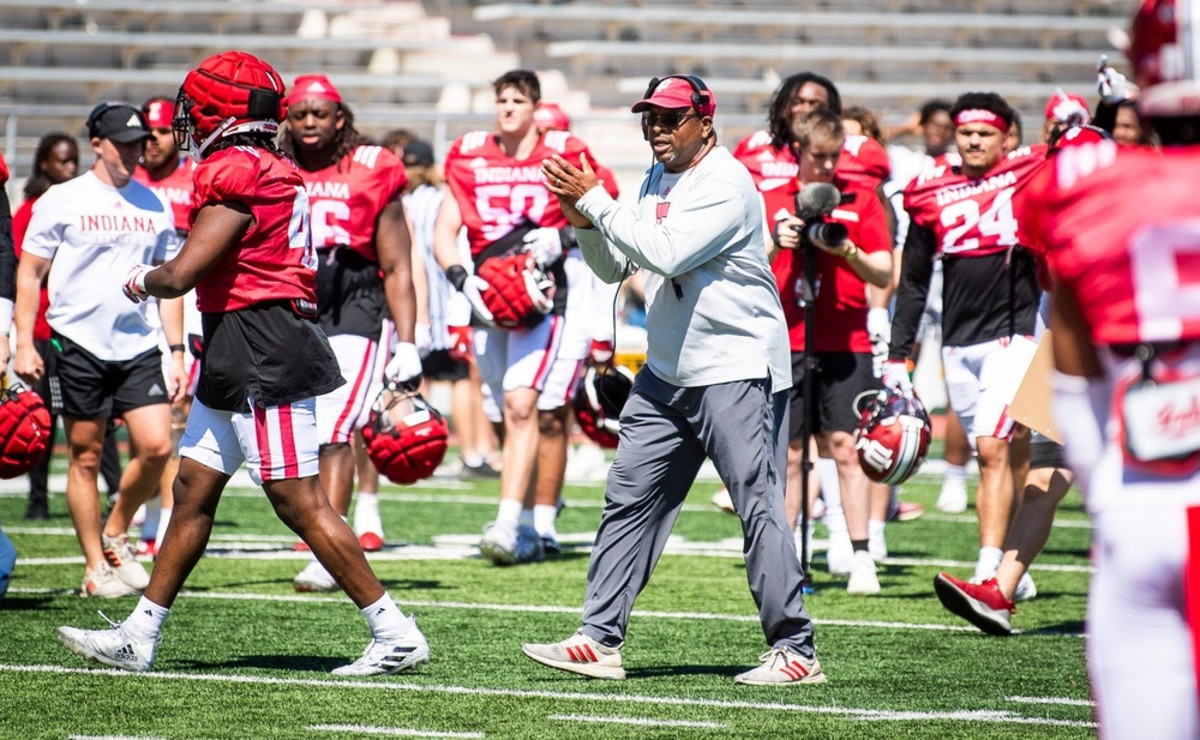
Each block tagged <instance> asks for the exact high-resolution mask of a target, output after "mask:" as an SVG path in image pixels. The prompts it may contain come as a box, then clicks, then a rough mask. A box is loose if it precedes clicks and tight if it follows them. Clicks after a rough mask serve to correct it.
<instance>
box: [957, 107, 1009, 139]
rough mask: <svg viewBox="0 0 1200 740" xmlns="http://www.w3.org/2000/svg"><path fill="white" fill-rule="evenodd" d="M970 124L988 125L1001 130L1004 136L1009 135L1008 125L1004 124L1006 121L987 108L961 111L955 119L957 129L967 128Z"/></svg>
mask: <svg viewBox="0 0 1200 740" xmlns="http://www.w3.org/2000/svg"><path fill="white" fill-rule="evenodd" d="M969 123H986V124H987V125H989V126H994V127H996V128H998V129H1000V133H1002V134H1006V133H1008V124H1007V123H1005V122H1004V119H1003V118H1001V117H1000V116H998V115H996V114H995V113H993V112H991V111H990V110H987V109H986V108H968V109H966V110H964V111H959V114H958V115H957V116H955V117H954V127H955V128H959V127H961V126H966V125H967V124H969Z"/></svg>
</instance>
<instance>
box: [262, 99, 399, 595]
mask: <svg viewBox="0 0 1200 740" xmlns="http://www.w3.org/2000/svg"><path fill="white" fill-rule="evenodd" d="M287 103H288V114H287V121H286V123H285V125H284V126H283V133H282V135H281V137H280V140H281V147H282V149H283V150H284V151H285V152H287V153H288V154H290V155H292V156H294V157H295V159H296V162H297V163H298V164H299V165H300V174H301V175H302V176H303V178H304V187H305V188H306V189H307V191H308V197H309V201H310V202H311V204H312V232H313V233H312V240H313V247H314V248H315V249H316V250H317V260H318V268H317V306H318V309H319V311H320V323H321V328H322V329H323V330H324V331H325V334H326V335H327V336H328V337H329V342H330V345H331V346H332V347H333V350H334V353H335V354H336V355H337V357H338V364H339V366H340V367H341V373H342V377H344V378H345V379H346V381H347V382H346V384H345V385H343V386H341V387H340V388H338V389H336V390H334V391H332V392H331V393H329V394H326V395H323V396H321V397H320V398H319V399H318V400H317V421H318V424H319V425H320V430H321V442H322V446H321V482H322V485H323V487H324V488H325V491H326V493H327V494H328V495H329V501H330V503H331V504H332V505H333V508H334V510H335V511H337V512H338V513H339V514H341V515H342V516H343V517H344V516H346V514H347V513H348V511H349V508H350V497H351V494H352V493H353V490H354V470H355V461H354V452H353V450H352V449H351V443H352V442H353V439H354V435H356V434H357V433H358V432H359V430H360V429H361V428H362V427H363V426H364V425H365V424H366V422H367V416H368V414H369V412H370V410H371V402H372V401H373V400H374V394H375V393H377V392H378V390H379V388H378V387H377V386H375V385H374V381H376V378H377V376H378V375H379V372H378V368H376V363H377V361H378V354H379V353H378V347H379V342H380V335H381V327H382V326H383V321H384V319H387V318H390V319H391V320H392V322H393V324H394V326H395V331H396V335H397V338H398V340H399V341H398V343H397V344H396V350H395V354H394V356H393V358H392V360H391V361H390V362H389V363H388V365H387V367H386V368H385V370H384V374H385V375H386V376H387V377H388V378H389V379H392V380H396V381H398V382H400V383H406V382H409V381H413V380H415V379H417V378H419V377H420V375H421V358H420V355H419V353H418V352H417V347H416V344H415V343H414V341H413V340H414V335H413V331H414V329H413V327H414V324H415V322H416V314H417V302H416V296H415V294H414V293H413V285H412V259H411V256H410V253H409V250H410V247H411V239H412V237H411V234H410V232H409V228H408V222H407V220H406V219H405V216H404V203H403V201H402V200H401V197H402V196H403V194H404V186H405V185H406V184H407V182H408V178H407V177H406V176H405V173H404V165H403V164H401V162H400V159H399V157H397V156H396V155H395V154H394V153H393V152H392V151H391V150H389V149H385V148H383V147H381V146H374V145H370V144H367V143H366V140H365V138H364V137H362V136H361V135H360V134H359V133H358V131H357V130H356V129H355V128H354V114H353V112H352V111H351V110H350V108H349V107H348V106H347V105H346V104H345V103H343V102H342V96H341V94H340V93H339V92H338V90H337V88H335V87H334V86H333V83H332V82H330V81H329V78H327V77H326V76H325V75H301V76H299V77H297V78H296V81H295V83H294V84H293V85H292V89H291V92H290V93H289V94H288V100H287ZM357 506H358V507H359V508H363V509H365V511H364V512H363V513H362V514H361V515H356V517H355V518H356V520H357V521H359V522H360V523H361V524H363V526H364V529H365V531H363V532H360V533H359V541H360V543H361V544H362V545H363V548H364V549H371V550H378V549H380V548H381V547H382V546H383V523H382V520H381V519H380V517H379V495H378V491H366V490H362V491H359V496H358V504H357ZM371 514H374V515H373V516H372V515H371ZM295 586H296V590H298V591H329V590H332V589H334V588H336V587H337V583H336V582H335V579H334V578H333V576H332V575H331V574H330V573H329V572H328V571H326V570H325V568H324V567H322V565H321V563H320V562H319V561H318V560H317V559H316V558H315V557H314V558H313V559H312V560H310V561H309V563H308V565H306V566H305V567H304V569H303V570H302V571H301V572H300V574H299V575H297V576H296V579H295Z"/></svg>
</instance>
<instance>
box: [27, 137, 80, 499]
mask: <svg viewBox="0 0 1200 740" xmlns="http://www.w3.org/2000/svg"><path fill="white" fill-rule="evenodd" d="M78 169H79V147H78V145H77V144H76V143H75V139H74V137H72V136H71V135H69V134H60V133H53V134H46V135H45V136H43V137H42V138H41V139H40V140H39V141H38V146H37V151H36V152H35V153H34V156H33V174H31V175H30V176H29V178H28V179H26V180H25V189H24V194H25V201H24V202H23V203H21V205H20V206H19V207H18V208H17V210H16V212H15V213H13V219H12V234H13V249H14V251H15V253H16V256H17V257H18V258H20V256H21V243H22V242H23V241H24V240H25V230H26V229H27V228H29V219H30V218H31V217H32V216H33V204H34V203H35V202H37V199H38V198H40V197H41V196H42V194H43V193H45V192H46V190H48V189H49V188H50V186H51V185H57V184H58V183H60V182H66V181H67V180H70V179H71V178H73V177H75V173H76V171H77V170H78ZM49 306H50V293H49V292H48V291H47V290H46V288H45V286H43V287H42V290H41V293H40V294H39V296H38V310H37V318H36V319H35V320H34V325H33V345H34V347H35V348H36V349H37V351H38V354H39V355H40V356H41V358H42V362H43V363H45V362H48V361H49V357H50V324H48V323H46V309H47V308H49ZM34 390H35V391H36V392H37V394H38V395H39V396H41V399H42V402H43V403H45V404H46V408H47V409H50V379H49V377H47V376H45V375H43V376H42V378H41V380H39V381H38V383H37V385H35V386H34ZM57 433H58V417H57V416H56V415H55V414H54V412H53V410H51V411H50V443H49V445H50V451H49V452H47V453H46V456H45V457H43V458H42V461H41V462H39V463H38V464H37V466H36V467H35V468H34V469H33V470H31V471H29V506H28V507H27V508H26V509H25V518H26V519H48V518H49V517H50V497H49V494H50V489H49V483H50V461H51V460H52V459H53V457H54V438H55V437H56V436H57Z"/></svg>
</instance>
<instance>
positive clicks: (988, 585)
mask: <svg viewBox="0 0 1200 740" xmlns="http://www.w3.org/2000/svg"><path fill="white" fill-rule="evenodd" d="M933 590H934V591H936V592H937V596H938V600H940V601H941V602H942V606H944V607H946V608H947V609H948V610H950V612H951V613H952V614H957V615H958V616H960V617H962V618H963V619H965V620H967V621H968V622H970V623H971V624H973V625H975V626H976V627H978V628H979V629H981V630H983V631H984V632H986V633H988V634H989V635H997V636H999V637H1007V636H1009V635H1011V634H1012V615H1014V614H1016V613H1017V605H1016V603H1015V602H1013V601H1012V600H1011V599H1007V598H1005V597H1004V594H1002V593H1000V584H998V583H997V582H996V579H995V578H989V579H987V580H986V581H984V582H983V583H969V582H967V581H963V580H960V579H958V578H955V577H954V576H952V575H950V574H949V573H938V574H937V576H936V577H935V578H934V579H933Z"/></svg>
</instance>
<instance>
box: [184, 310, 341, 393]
mask: <svg viewBox="0 0 1200 740" xmlns="http://www.w3.org/2000/svg"><path fill="white" fill-rule="evenodd" d="M202 321H203V324H204V355H203V357H201V359H200V380H199V382H198V384H197V388H196V398H198V399H200V402H201V403H203V404H204V405H205V406H207V407H209V408H210V409H216V410H218V411H236V412H239V413H246V412H247V411H249V410H250V404H249V402H248V401H247V399H248V398H253V399H254V401H255V402H256V403H257V404H259V405H261V406H267V407H269V406H282V405H285V404H289V403H292V402H293V401H299V400H301V399H303V398H312V397H314V396H320V395H323V394H325V393H328V392H329V391H331V390H333V389H334V388H337V387H338V386H340V385H342V384H343V383H345V382H346V381H345V380H344V379H343V378H342V373H341V370H340V369H339V368H338V363H337V358H336V357H334V355H333V349H332V348H331V347H330V346H329V340H328V339H326V337H325V334H324V332H322V331H321V328H320V327H319V326H317V322H316V319H315V317H312V318H306V317H304V316H302V315H301V314H300V313H298V312H297V310H296V309H295V308H294V307H293V306H292V302H291V301H286V300H281V301H268V302H264V303H256V304H254V305H253V306H249V307H247V308H243V309H240V310H237V311H228V312H225V313H206V314H203V316H202Z"/></svg>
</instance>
